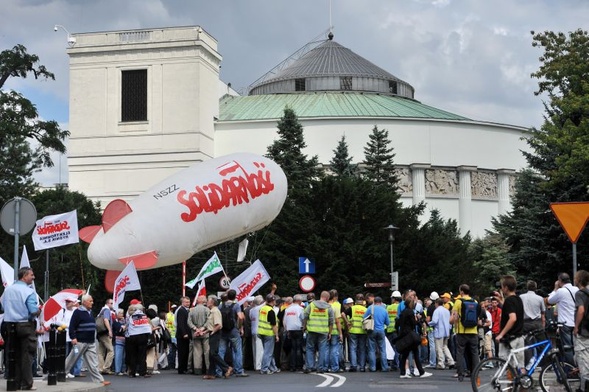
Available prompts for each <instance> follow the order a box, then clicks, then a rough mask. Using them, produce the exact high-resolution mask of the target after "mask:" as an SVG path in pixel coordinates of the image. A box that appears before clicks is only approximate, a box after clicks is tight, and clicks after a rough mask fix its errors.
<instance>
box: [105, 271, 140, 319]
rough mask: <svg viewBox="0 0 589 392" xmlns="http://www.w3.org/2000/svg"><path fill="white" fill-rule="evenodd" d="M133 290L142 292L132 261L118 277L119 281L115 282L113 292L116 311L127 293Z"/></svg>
mask: <svg viewBox="0 0 589 392" xmlns="http://www.w3.org/2000/svg"><path fill="white" fill-rule="evenodd" d="M133 290H141V284H140V283H139V277H138V276H137V270H136V269H135V263H134V262H133V261H131V262H130V263H129V264H127V266H126V267H125V269H124V270H123V271H122V272H121V273H120V275H119V276H118V277H117V280H115V287H114V290H113V292H112V301H113V302H114V307H115V309H116V308H118V307H119V304H120V303H121V302H123V299H125V293H126V292H127V291H133Z"/></svg>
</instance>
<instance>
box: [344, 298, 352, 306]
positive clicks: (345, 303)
mask: <svg viewBox="0 0 589 392" xmlns="http://www.w3.org/2000/svg"><path fill="white" fill-rule="evenodd" d="M353 303H354V300H353V299H352V298H346V299H344V305H347V304H353Z"/></svg>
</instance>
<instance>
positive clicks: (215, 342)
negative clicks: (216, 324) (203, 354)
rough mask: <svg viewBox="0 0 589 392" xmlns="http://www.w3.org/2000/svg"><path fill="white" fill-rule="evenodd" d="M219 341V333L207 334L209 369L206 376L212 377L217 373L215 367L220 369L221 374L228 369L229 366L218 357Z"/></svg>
mask: <svg viewBox="0 0 589 392" xmlns="http://www.w3.org/2000/svg"><path fill="white" fill-rule="evenodd" d="M220 341H221V331H217V332H216V333H214V334H209V364H210V366H209V368H208V369H207V374H208V375H209V376H214V375H215V372H216V371H217V366H219V367H220V368H221V370H222V371H223V373H225V372H226V371H227V369H229V365H227V362H225V360H224V359H223V358H221V356H220V355H219V342H220Z"/></svg>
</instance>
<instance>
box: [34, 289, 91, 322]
mask: <svg viewBox="0 0 589 392" xmlns="http://www.w3.org/2000/svg"><path fill="white" fill-rule="evenodd" d="M82 292H83V290H80V289H65V290H61V291H60V292H59V293H57V294H55V295H52V296H51V297H50V298H49V299H48V300H47V302H45V305H44V306H43V321H49V320H51V319H52V318H53V317H55V315H56V314H58V313H59V312H60V311H61V310H62V309H65V301H66V300H67V299H78V297H79V296H80V295H82Z"/></svg>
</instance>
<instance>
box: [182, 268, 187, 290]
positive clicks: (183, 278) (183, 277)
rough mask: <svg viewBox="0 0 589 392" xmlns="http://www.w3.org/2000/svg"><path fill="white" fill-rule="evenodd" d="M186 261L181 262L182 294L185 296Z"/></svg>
mask: <svg viewBox="0 0 589 392" xmlns="http://www.w3.org/2000/svg"><path fill="white" fill-rule="evenodd" d="M185 284H186V261H183V262H182V296H183V297H184V296H186V286H184V285H185Z"/></svg>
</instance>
